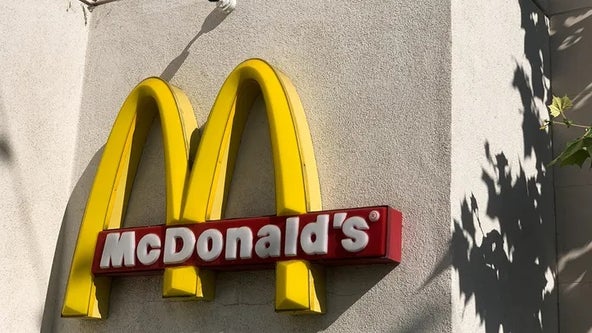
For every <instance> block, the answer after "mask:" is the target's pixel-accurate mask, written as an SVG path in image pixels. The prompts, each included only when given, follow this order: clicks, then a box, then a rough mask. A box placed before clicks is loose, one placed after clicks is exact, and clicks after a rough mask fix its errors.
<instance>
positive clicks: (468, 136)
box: [451, 0, 557, 332]
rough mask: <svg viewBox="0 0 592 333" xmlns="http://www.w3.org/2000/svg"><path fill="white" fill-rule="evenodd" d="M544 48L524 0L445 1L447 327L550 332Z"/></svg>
mask: <svg viewBox="0 0 592 333" xmlns="http://www.w3.org/2000/svg"><path fill="white" fill-rule="evenodd" d="M493 13H495V14H493ZM548 47H549V38H548V33H547V20H546V17H545V15H544V14H543V12H541V11H540V10H539V9H538V8H537V6H535V5H534V3H532V2H531V1H530V0H521V1H514V0H507V1H452V145H451V146H452V154H451V155H452V167H451V170H452V185H451V207H452V219H453V223H452V229H453V230H452V236H451V249H452V252H453V256H452V266H453V274H452V314H453V317H452V321H453V328H454V329H453V330H454V331H458V332H461V331H462V332H539V331H544V332H556V331H557V305H556V304H557V297H556V289H555V281H554V280H555V279H554V272H555V221H554V218H553V215H554V212H553V187H552V173H551V172H550V171H549V170H548V169H547V168H546V167H545V165H546V164H547V163H548V162H549V161H550V159H551V151H550V144H551V138H550V136H549V134H548V133H547V132H544V131H541V130H539V127H540V125H541V123H542V120H543V119H545V118H546V117H547V111H546V108H545V103H546V101H547V98H548V90H549V86H550V82H549V78H550V72H549V53H548Z"/></svg>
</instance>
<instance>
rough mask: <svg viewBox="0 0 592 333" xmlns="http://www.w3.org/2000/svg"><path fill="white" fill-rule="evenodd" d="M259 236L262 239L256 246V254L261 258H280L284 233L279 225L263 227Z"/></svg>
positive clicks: (258, 233)
mask: <svg viewBox="0 0 592 333" xmlns="http://www.w3.org/2000/svg"><path fill="white" fill-rule="evenodd" d="M257 236H259V237H261V238H259V240H258V241H257V244H255V252H256V253H257V255H258V256H259V257H261V258H268V257H279V256H280V249H281V242H282V231H281V230H280V228H279V227H278V226H277V225H273V224H268V225H266V226H263V227H262V228H261V229H259V231H258V232H257Z"/></svg>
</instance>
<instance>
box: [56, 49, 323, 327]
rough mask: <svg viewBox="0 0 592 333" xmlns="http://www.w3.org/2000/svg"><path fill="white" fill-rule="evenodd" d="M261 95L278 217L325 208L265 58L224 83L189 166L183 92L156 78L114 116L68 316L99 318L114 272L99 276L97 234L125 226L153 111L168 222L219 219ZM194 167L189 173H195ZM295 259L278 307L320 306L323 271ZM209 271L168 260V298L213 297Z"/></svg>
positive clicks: (294, 120)
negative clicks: (158, 129)
mask: <svg viewBox="0 0 592 333" xmlns="http://www.w3.org/2000/svg"><path fill="white" fill-rule="evenodd" d="M260 93H261V94H262V95H263V99H264V100H265V105H266V109H267V116H268V119H269V127H270V128H269V129H270V136H271V145H272V153H273V160H274V168H275V184H276V207H277V213H278V215H286V214H298V213H306V212H309V211H316V210H320V209H321V200H320V189H319V183H318V176H317V170H316V163H315V160H314V153H313V148H312V142H311V138H310V134H309V132H308V125H307V123H306V118H305V116H304V112H303V109H302V105H301V104H300V100H299V98H298V95H297V93H296V90H295V89H294V87H293V86H292V84H291V83H290V82H289V80H288V79H287V78H286V77H285V76H284V75H283V74H281V73H279V72H278V71H276V70H274V69H273V67H271V66H270V65H269V64H268V63H266V62H265V61H263V60H260V59H250V60H247V61H245V62H243V63H241V64H240V65H239V66H237V67H236V68H235V69H234V70H233V71H232V73H231V74H230V75H229V76H228V78H227V79H226V81H225V83H224V84H223V86H222V88H221V89H220V92H219V94H218V97H217V99H216V102H215V103H214V106H213V108H212V111H211V113H210V116H209V118H208V121H207V123H206V125H205V128H204V132H203V135H202V137H201V142H200V144H199V148H198V151H197V154H196V157H195V162H194V163H193V169H192V170H191V171H190V170H189V167H188V166H189V163H188V157H189V142H190V139H191V135H192V133H193V131H195V130H196V121H195V118H194V115H193V109H192V108H191V105H190V104H189V101H188V99H187V97H186V96H185V95H184V94H183V93H182V92H181V91H180V90H178V89H176V88H174V87H172V86H170V85H168V84H167V83H166V82H164V81H162V80H160V79H156V78H150V79H146V80H144V81H142V82H141V83H140V84H139V85H138V86H137V87H136V88H134V90H133V91H132V92H131V93H130V95H129V97H128V98H127V99H126V101H125V102H124V104H123V106H122V108H121V111H120V113H119V115H118V117H117V119H116V121H115V124H114V126H113V129H112V131H111V134H110V136H109V139H108V141H107V144H106V145H105V151H104V153H103V157H102V159H101V163H100V165H99V168H98V170H97V174H96V176H95V181H94V184H93V187H92V189H91V194H90V196H89V199H88V202H87V207H86V210H85V214H84V217H83V220H82V224H81V227H80V233H79V238H78V241H77V244H76V249H75V252H74V257H73V261H72V267H71V270H70V276H69V279H68V285H67V289H66V295H65V300H64V307H63V310H62V315H63V316H80V317H91V318H103V317H105V316H106V313H107V308H108V296H109V288H110V285H109V282H110V280H109V278H103V277H101V278H95V277H94V276H93V275H92V273H91V264H92V260H93V255H94V249H95V246H96V238H97V234H98V233H99V232H100V231H101V230H103V229H113V228H119V227H120V225H121V221H122V218H123V216H124V211H125V207H126V205H127V198H128V197H129V193H130V189H131V186H132V184H133V178H134V175H135V171H136V168H137V165H138V162H139V159H140V156H141V151H142V147H143V144H144V141H145V138H146V135H147V133H148V131H149V129H150V125H151V123H152V120H153V118H154V116H155V115H156V113H157V112H158V114H159V115H160V117H161V125H162V133H163V142H164V152H165V168H166V170H165V172H166V186H167V199H166V200H167V221H166V223H167V224H186V223H199V222H205V221H208V220H217V219H220V218H221V217H222V213H223V209H224V202H225V200H226V194H227V192H228V187H229V183H230V180H231V177H232V173H233V168H234V160H235V157H236V153H237V151H238V147H239V143H240V137H241V134H242V130H243V128H244V125H245V122H246V119H247V116H248V110H249V109H250V108H251V106H252V103H253V101H254V100H255V99H256V98H257V96H259V94H260ZM189 172H191V174H190V175H189ZM317 271H318V270H317V269H316V268H315V267H312V266H311V265H310V264H309V263H307V262H304V261H299V260H294V261H288V262H281V263H278V265H277V268H276V279H277V281H276V310H278V311H291V312H292V311H295V312H312V313H321V312H323V309H322V303H324V302H323V301H322V300H321V296H322V294H323V293H320V292H318V291H319V290H320V288H322V286H323V281H322V274H321V273H317ZM213 292H214V283H213V278H212V274H211V273H210V272H207V271H203V270H200V269H199V268H197V267H176V268H166V269H165V273H164V283H163V296H165V297H192V298H198V299H210V298H212V297H213Z"/></svg>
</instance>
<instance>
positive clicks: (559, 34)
mask: <svg viewBox="0 0 592 333" xmlns="http://www.w3.org/2000/svg"><path fill="white" fill-rule="evenodd" d="M552 28H553V29H552V30H553V36H552V39H551V41H552V44H551V46H552V49H551V50H552V52H553V56H554V57H555V58H554V59H556V60H555V61H556V63H554V64H553V70H554V72H553V78H554V81H553V89H554V92H553V93H554V95H558V96H563V95H564V94H567V95H568V96H569V97H571V98H572V99H573V102H574V110H573V112H570V117H572V118H573V120H574V121H575V122H576V123H580V124H590V123H592V113H591V112H590V111H591V106H592V80H591V77H590V57H589V54H590V50H592V40H591V38H590V37H591V36H590V34H591V33H592V30H591V29H592V9H590V8H583V9H579V10H574V11H570V12H568V13H565V14H563V15H557V16H555V17H553V20H552ZM582 133H583V132H582V131H579V130H577V129H574V128H570V129H566V128H563V127H559V126H557V127H556V128H554V138H553V139H554V144H555V147H556V154H557V153H558V152H559V151H561V150H562V149H564V147H565V144H566V143H567V142H568V141H571V140H573V139H575V138H576V137H577V136H579V135H581V134H582ZM588 165H589V162H586V163H585V164H584V166H583V167H582V168H581V169H580V168H577V167H575V166H571V167H562V168H557V169H556V170H555V181H556V193H557V200H556V202H557V219H558V228H557V229H558V253H559V260H558V264H557V275H558V280H559V299H560V305H561V308H560V319H561V328H562V330H564V331H569V332H588V331H590V329H592V317H591V316H590V310H589V309H590V304H592V303H591V297H590V295H591V292H592V288H591V287H592V284H591V283H590V282H591V281H592V272H591V271H590V267H592V236H591V233H590V231H591V230H592V228H591V227H590V225H591V224H590V222H591V219H590V218H591V217H592V208H591V207H590V205H589V204H588V201H589V197H590V191H591V186H590V184H591V181H590V179H591V178H590V176H591V171H590V168H588Z"/></svg>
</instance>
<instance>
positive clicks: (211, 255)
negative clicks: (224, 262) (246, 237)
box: [196, 229, 252, 261]
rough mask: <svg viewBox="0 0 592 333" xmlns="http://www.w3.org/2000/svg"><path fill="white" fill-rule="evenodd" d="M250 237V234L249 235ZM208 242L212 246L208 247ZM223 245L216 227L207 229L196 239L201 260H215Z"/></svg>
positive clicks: (222, 239)
mask: <svg viewBox="0 0 592 333" xmlns="http://www.w3.org/2000/svg"><path fill="white" fill-rule="evenodd" d="M251 237H252V236H251ZM251 239H252V238H251ZM210 242H212V247H211V248H210ZM223 246H224V237H222V233H221V232H220V231H219V230H216V229H208V230H206V231H204V232H203V233H202V234H201V235H199V239H198V240H197V249H196V250H197V255H198V256H199V257H200V258H201V259H202V260H203V261H212V260H216V258H218V257H219V256H220V254H221V253H222V247H223Z"/></svg>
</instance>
